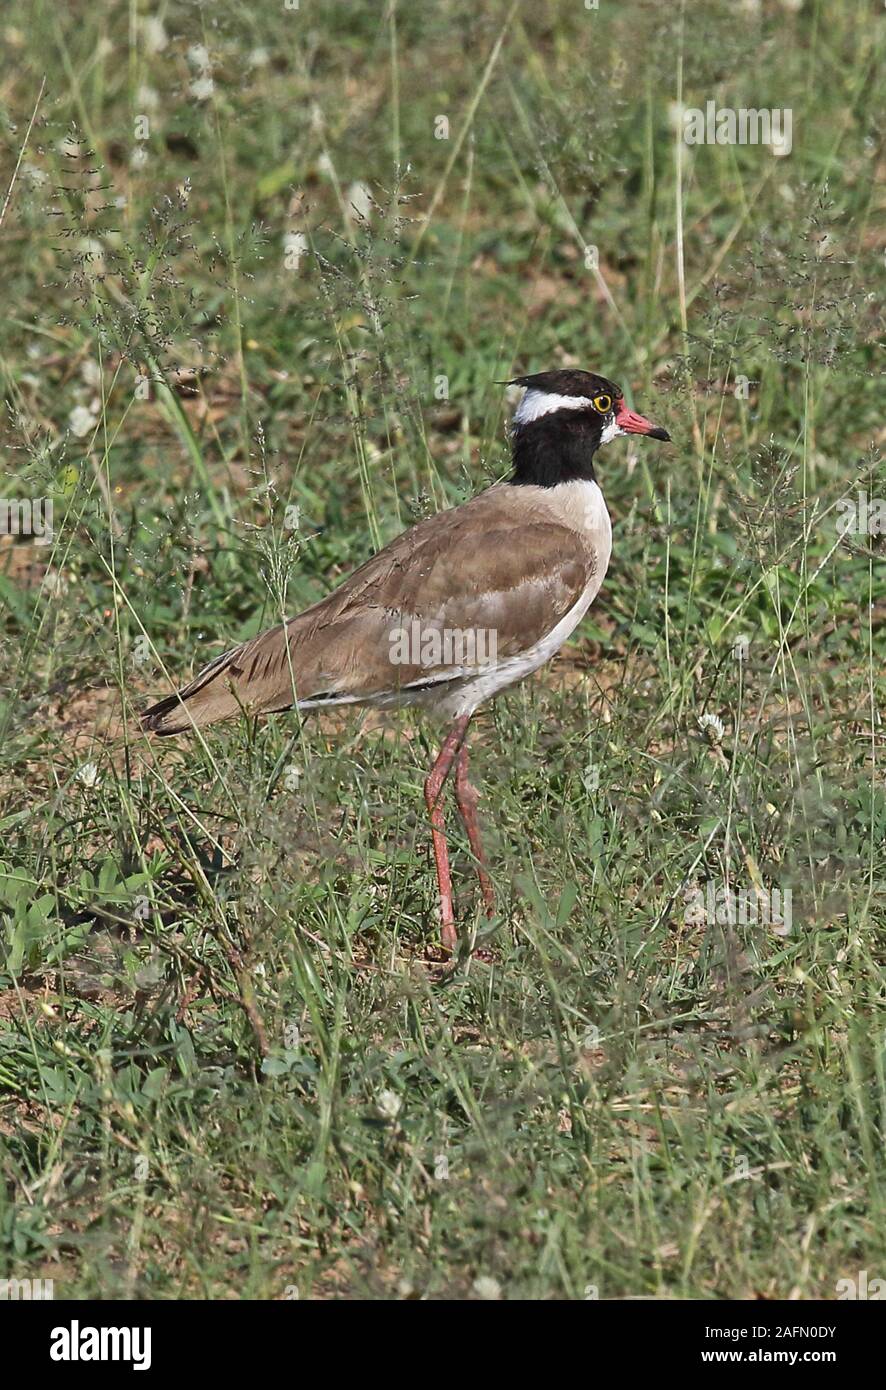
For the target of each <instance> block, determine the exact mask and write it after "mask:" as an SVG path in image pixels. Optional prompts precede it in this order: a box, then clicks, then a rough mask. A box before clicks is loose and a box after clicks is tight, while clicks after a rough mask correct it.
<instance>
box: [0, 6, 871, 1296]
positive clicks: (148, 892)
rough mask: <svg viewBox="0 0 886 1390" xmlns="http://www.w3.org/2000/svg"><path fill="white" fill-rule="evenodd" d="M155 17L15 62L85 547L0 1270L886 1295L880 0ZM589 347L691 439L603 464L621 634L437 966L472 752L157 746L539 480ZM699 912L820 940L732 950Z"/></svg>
mask: <svg viewBox="0 0 886 1390" xmlns="http://www.w3.org/2000/svg"><path fill="white" fill-rule="evenodd" d="M146 15H147V10H144V11H142V8H141V7H139V5H138V4H136V3H133V4H132V5H130V6H123V5H114V4H111V5H108V6H105V7H103V9H102V13H101V14H99V13H98V12H96V10H95V7H90V6H85V5H82V4H74V5H71V6H68V7H67V8H65V9H63V10H60V9H59V8H58V7H57V6H51V5H48V4H46V3H45V0H36V3H35V5H34V6H33V7H32V18H31V20H30V21H29V24H28V26H27V28H24V27H22V26H16V25H15V24H14V23H13V22H12V21H10V22H9V23H8V24H7V26H6V29H5V33H4V43H5V46H6V48H7V52H9V53H10V54H11V55H12V57H13V59H14V62H13V63H11V64H9V65H7V71H6V74H5V77H4V79H3V83H2V88H0V100H2V115H3V121H2V141H3V144H2V149H3V155H2V161H0V184H2V187H3V188H4V189H8V190H9V197H8V202H7V203H6V204H5V205H4V215H3V218H2V224H0V262H2V270H3V276H4V285H5V292H6V294H5V297H6V310H7V316H6V319H5V322H4V323H3V326H2V329H0V374H2V381H3V389H4V393H5V396H6V405H7V409H6V413H5V417H4V419H3V422H2V425H0V429H2V433H3V445H4V455H5V458H6V460H7V462H8V468H9V472H8V475H7V477H6V479H5V482H4V490H5V496H6V497H8V498H11V499H33V498H49V499H51V500H52V502H53V518H54V524H53V538H52V542H51V544H50V545H47V546H41V545H37V544H35V543H34V542H33V541H32V540H30V539H27V538H15V537H4V538H0V546H2V548H0V604H2V624H3V633H4V689H3V692H2V705H0V724H2V740H0V787H2V790H3V793H4V796H3V802H4V804H3V809H2V812H0V830H2V851H0V855H2V861H3V862H2V866H0V867H2V874H0V1086H2V1091H3V1097H4V1100H3V1110H2V1115H0V1159H2V1171H3V1182H2V1184H0V1241H2V1248H3V1252H4V1254H3V1270H4V1274H5V1273H6V1272H7V1271H8V1272H9V1274H10V1275H11V1274H15V1275H17V1276H18V1277H27V1276H28V1275H31V1276H32V1277H40V1276H41V1275H42V1276H43V1277H51V1278H53V1279H54V1280H55V1287H56V1293H57V1295H59V1296H62V1295H66V1296H71V1297H76V1296H80V1297H95V1296H104V1297H150V1298H172V1297H255V1298H284V1297H293V1296H296V1295H298V1296H300V1297H302V1298H305V1297H360V1296H364V1297H365V1296H375V1297H384V1298H400V1297H426V1296H427V1297H457V1298H462V1297H480V1296H490V1295H491V1296H495V1295H496V1294H497V1293H500V1295H501V1296H502V1297H505V1298H516V1297H532V1298H553V1297H569V1298H584V1297H594V1296H596V1295H599V1296H600V1297H601V1298H618V1297H625V1296H638V1295H658V1296H665V1297H688V1298H701V1299H704V1298H751V1297H757V1296H763V1297H834V1296H835V1293H836V1285H837V1281H838V1280H839V1279H841V1278H847V1277H848V1278H852V1277H855V1276H856V1275H857V1274H858V1273H859V1272H860V1271H861V1270H863V1269H866V1270H868V1271H869V1274H870V1276H871V1277H874V1276H876V1275H877V1274H882V1273H884V1263H886V1251H884V1244H883V1232H884V1230H886V1222H884V1165H883V1147H884V1146H883V1137H884V1134H883V1131H884V1120H886V1082H884V1037H886V1027H884V1015H883V1002H884V1000H883V958H884V955H883V925H884V883H886V865H884V836H886V791H884V782H883V774H882V751H881V750H882V737H883V735H882V709H883V699H884V675H883V672H884V661H883V656H884V633H883V620H884V614H883V603H882V584H883V550H882V537H880V536H879V535H877V534H872V535H868V534H854V535H853V534H850V535H841V533H840V531H839V529H838V527H837V522H836V519H837V515H838V512H839V506H838V504H839V503H840V501H841V499H843V498H845V497H847V496H852V495H854V494H856V493H857V492H858V491H859V490H861V491H863V492H865V493H866V494H867V495H868V497H869V498H877V497H878V496H879V497H882V496H883V495H884V493H883V488H884V476H883V469H882V464H881V462H880V458H879V453H878V448H877V446H878V444H879V443H880V442H882V438H883V426H882V412H881V407H880V399H881V398H880V395H879V394H878V390H877V387H878V380H877V376H876V367H875V358H874V347H875V344H876V342H877V338H878V335H879V334H880V331H881V319H882V312H881V309H880V307H879V305H880V303H881V301H882V291H883V287H884V280H886V272H884V261H883V252H884V245H883V232H882V206H881V205H878V203H877V197H878V195H877V192H876V188H877V183H876V174H877V172H878V170H881V168H882V159H883V150H882V134H881V133H880V132H879V131H878V129H877V122H876V111H877V101H876V97H877V89H876V81H875V79H876V75H877V72H878V71H879V67H878V65H879V63H880V61H881V59H882V35H881V30H880V27H879V26H878V24H877V20H876V18H875V16H874V14H873V11H872V10H871V11H868V10H866V9H865V8H864V7H861V6H857V7H856V6H848V5H847V6H842V7H836V6H825V5H823V4H821V3H819V2H818V0H807V3H805V4H803V5H802V6H797V5H795V4H787V3H775V0H762V3H760V4H757V5H755V4H747V5H746V6H745V7H744V8H743V9H742V11H741V15H742V18H741V23H740V24H737V23H736V7H735V5H734V4H733V3H729V4H726V3H719V2H718V0H710V2H709V3H706V4H704V5H701V6H693V7H692V10H691V16H690V14H689V12H687V14H686V15H685V16H684V14H683V12H682V10H681V9H680V8H679V7H677V6H674V7H665V8H662V7H661V6H658V5H652V4H648V5H647V4H643V3H633V4H631V5H627V6H618V7H614V6H601V8H600V10H599V11H597V12H594V11H585V10H583V9H582V8H581V7H580V6H578V5H575V4H566V3H563V4H559V5H556V6H549V7H548V8H547V10H546V11H545V12H544V14H541V13H537V12H535V11H533V10H532V9H531V7H525V6H520V5H508V4H494V5H487V6H485V7H483V10H482V13H480V14H478V13H477V12H476V7H475V6H473V5H468V4H467V3H461V0H446V3H439V4H435V5H433V6H429V7H424V6H411V7H407V6H404V5H398V4H397V3H396V0H394V2H393V3H391V4H390V5H389V6H388V7H387V9H386V11H385V12H384V14H381V13H380V12H379V7H377V6H369V5H365V6H358V5H356V4H354V3H348V4H347V5H345V4H336V3H325V4H324V5H323V6H322V7H311V6H309V5H305V6H303V7H302V9H301V10H300V11H284V10H280V11H279V12H276V13H273V14H271V13H265V12H264V11H262V12H261V13H260V12H259V11H258V10H257V9H255V8H254V7H253V8H250V7H242V6H234V5H230V4H216V5H213V6H212V7H211V9H209V8H207V9H206V10H205V11H204V10H201V9H199V8H195V7H192V6H180V5H178V4H174V3H170V4H167V5H165V6H162V7H160V9H159V10H157V11H156V15H158V16H159V17H160V19H161V20H162V25H163V28H162V29H158V27H157V24H156V22H153V23H152V22H149V21H148V20H147V19H146ZM44 77H45V79H46V83H45V89H44V90H43V91H41V83H42V81H43V79H44ZM710 98H715V99H716V100H717V102H718V104H719V105H720V106H734V107H740V106H745V107H767V108H769V107H772V108H785V107H790V108H791V109H792V111H793V149H792V152H791V154H790V156H788V157H786V158H777V157H775V156H773V155H772V154H771V152H770V151H769V150H768V149H766V148H762V147H760V146H699V147H687V146H683V145H682V143H681V140H680V128H679V119H678V115H677V117H675V114H674V109H673V103H675V102H677V101H678V99H679V100H681V101H682V102H683V103H684V104H685V105H687V106H698V107H701V108H704V105H705V102H706V101H707V100H708V99H710ZM35 104H36V107H35ZM35 110H36V114H33V113H35ZM32 115H33V125H32V127H31V128H30V129H29V122H30V121H31V120H32ZM441 118H445V120H446V121H448V123H449V128H448V139H443V138H436V135H437V134H439V133H442V132H444V131H445V125H441V124H440V119H441ZM675 120H676V121H677V124H676V125H675ZM142 136H143V137H144V138H140V137H142ZM5 197H6V194H5V193H4V198H5ZM360 208H362V209H363V213H362V214H361V213H360V212H359V211H358V209H360ZM570 363H576V364H579V365H583V366H588V367H592V368H597V369H598V370H600V371H602V372H604V373H605V374H606V375H608V376H611V377H613V378H615V379H616V380H618V381H622V382H624V383H625V384H626V385H627V386H628V388H629V390H630V392H631V393H632V394H633V397H634V400H635V403H636V405H637V407H638V408H639V409H641V410H643V411H644V412H646V413H648V414H650V415H652V416H654V418H656V419H657V420H660V421H661V423H663V424H664V425H666V426H667V428H668V429H669V430H670V431H671V434H672V436H673V438H674V441H675V442H674V445H673V446H670V447H662V446H659V445H655V444H650V445H647V446H646V447H645V448H644V447H643V445H642V444H641V445H640V446H639V447H638V448H636V450H635V449H633V448H632V447H631V446H630V444H629V442H628V441H621V442H619V443H616V444H614V445H612V446H610V448H609V449H608V450H607V451H606V452H605V453H604V455H602V456H601V462H600V469H599V473H600V477H601V482H602V485H603V488H604V491H605V494H606V497H607V501H608V503H609V506H610V510H611V512H612V516H613V522H614V533H615V541H614V553H613V563H612V566H611V568H610V571H609V575H608V577H607V580H606V583H605V586H604V589H603V591H602V593H601V595H600V598H599V599H598V601H597V603H596V604H595V606H594V608H593V609H592V611H591V613H590V615H589V617H588V619H587V620H586V622H585V623H584V624H583V626H582V628H581V630H580V632H579V634H578V638H577V640H576V641H574V642H573V643H572V644H571V645H570V647H569V648H568V649H567V650H566V651H565V652H564V653H563V654H562V655H561V657H560V658H559V660H558V662H557V663H555V664H554V665H553V666H552V667H550V668H548V669H547V670H546V671H544V672H543V673H541V674H540V675H539V676H538V677H537V678H534V679H533V680H531V681H530V682H528V683H526V684H525V685H523V686H521V687H520V688H519V689H517V690H515V691H513V692H511V693H510V694H508V695H507V696H505V697H502V698H501V699H500V700H499V701H498V702H497V703H496V704H495V705H494V707H492V708H489V709H487V710H486V711H485V712H484V713H483V714H482V716H481V717H480V719H479V720H478V729H477V734H476V735H475V740H474V750H475V751H474V768H475V780H477V781H478V782H479V784H480V785H481V787H482V788H483V792H484V799H483V804H482V807H481V809H482V810H485V813H486V821H487V826H488V830H487V838H488V842H489V843H488V850H489V856H490V860H491V863H492V866H493V870H494V877H495V881H496V887H497V890H498V894H499V900H500V902H501V905H502V914H501V918H500V920H499V921H498V923H497V924H496V926H495V929H494V945H495V949H496V952H497V957H498V959H497V962H496V964H495V965H494V966H493V967H489V966H486V965H483V964H481V963H477V962H473V963H465V962H464V961H463V962H462V964H461V966H460V968H459V969H458V970H457V971H456V972H454V973H453V974H452V975H450V976H448V977H446V978H443V977H442V976H441V974H440V972H439V971H434V970H433V969H429V967H428V965H427V963H426V959H425V957H426V953H427V948H428V946H429V945H430V944H432V943H433V942H434V941H435V939H436V925H435V922H434V915H433V911H434V900H433V891H432V888H433V876H432V873H431V869H430V865H429V863H428V859H427V846H426V841H427V835H426V827H425V824H424V813H423V803H422V798H421V782H422V778H423V776H424V771H425V768H426V765H427V760H428V757H429V755H430V754H431V752H432V750H433V748H434V746H435V740H436V738H437V734H436V731H435V730H434V729H432V728H424V727H422V726H421V724H418V723H415V722H413V721H411V720H409V719H407V718H405V717H404V718H402V719H401V718H400V717H399V716H398V717H396V718H392V719H387V720H385V721H381V720H379V719H378V718H376V717H375V716H372V717H367V716H365V715H361V714H359V713H355V714H349V715H347V716H342V717H340V718H336V719H334V720H333V719H332V717H331V716H329V717H326V718H325V719H321V720H316V719H311V720H309V721H306V722H305V723H304V724H303V725H302V726H299V725H298V724H297V723H296V721H295V720H294V719H293V718H291V717H286V718H280V719H276V720H271V721H268V722H266V723H258V724H256V723H255V722H252V721H247V720H244V721H242V722H241V723H240V724H239V725H238V724H232V725H231V726H230V727H227V726H222V727H221V728H219V729H215V728H214V729H212V730H210V731H208V732H207V733H206V735H205V738H201V739H196V738H195V739H183V740H177V741H175V742H169V743H163V744H162V745H157V744H154V743H151V742H150V741H148V740H147V739H145V738H144V737H143V736H142V735H141V734H140V732H139V731H138V725H137V717H136V716H137V713H138V711H139V710H140V709H141V708H143V707H144V705H145V704H146V703H147V702H148V700H149V699H150V698H151V697H153V696H155V695H156V694H158V693H160V692H162V691H163V690H165V689H166V688H168V686H169V685H170V684H172V683H173V682H175V683H177V682H179V681H180V679H182V678H184V677H185V676H188V675H190V674H191V672H192V671H193V670H194V669H195V668H196V665H197V664H199V663H200V662H202V661H203V660H204V659H207V658H208V657H209V656H211V655H213V654H216V653H218V652H220V651H222V650H223V649H224V648H225V647H227V646H230V645H232V644H233V643H234V642H237V641H240V640H242V639H243V638H244V637H245V636H247V635H249V634H250V633H253V632H257V631H259V630H260V629H261V628H262V627H264V626H266V625H268V624H270V623H271V622H273V621H274V620H275V619H276V618H277V617H279V616H280V615H281V614H282V613H284V612H293V611H297V610H298V609H299V608H300V607H301V606H303V605H305V604H307V603H308V602H310V601H311V600H312V599H314V598H316V597H317V596H319V595H320V594H322V593H324V592H326V591H327V590H328V589H329V587H331V585H333V584H334V583H335V582H336V580H337V579H338V578H339V577H341V576H343V575H344V574H346V573H347V572H348V571H349V570H350V569H351V568H352V567H353V566H355V565H356V564H358V563H359V562H360V561H361V560H363V559H364V558H365V557H366V556H367V555H369V554H370V553H371V552H372V551H373V550H374V549H375V548H376V547H377V545H378V544H379V543H381V542H383V541H385V540H386V539H388V538H390V537H391V536H393V535H394V534H396V533H397V532H398V531H399V530H400V529H402V527H404V526H405V525H407V524H409V523H410V522H411V521H413V520H414V519H416V518H417V517H419V516H422V515H425V514H427V513H428V512H431V511H433V510H435V509H437V508H439V507H441V506H444V505H449V504H452V503H455V502H458V501H459V500H461V499H463V498H464V497H466V496H468V495H470V494H471V493H472V492H473V491H475V490H477V489H478V488H480V487H482V486H483V485H485V484H486V483H487V482H489V481H491V480H492V479H494V478H496V477H498V476H501V475H502V474H503V472H504V471H505V470H506V467H507V445H506V439H505V432H504V423H505V419H506V408H507V407H506V401H505V399H504V397H503V394H502V388H501V387H500V386H496V385H495V384H494V383H495V382H496V381H501V380H502V379H503V378H507V377H508V376H510V375H512V374H514V372H515V371H517V370H539V369H542V368H545V367H549V366H555V365H566V364H570ZM742 639H746V640H747V646H746V647H744V646H743V645H742ZM737 650H740V651H741V652H743V653H744V654H745V659H743V660H739V659H737V656H736V651H737ZM452 835H453V844H454V847H455V856H456V865H455V867H456V882H457V886H458V892H459V902H458V911H459V916H460V920H461V922H462V925H463V927H464V928H465V929H472V928H477V929H478V930H479V931H480V933H481V934H482V932H483V931H484V930H485V928H484V927H483V926H482V925H481V918H480V915H479V912H478V906H477V903H476V902H475V899H474V891H473V880H472V874H471V866H470V861H469V858H468V855H467V851H466V847H465V845H464V844H463V842H462V840H461V839H460V838H459V832H458V828H457V826H456V824H455V822H454V819H453V824H452ZM707 885H711V888H712V891H719V892H721V893H723V892H724V891H726V890H728V889H744V890H747V891H750V892H751V893H752V894H753V893H754V892H755V891H756V890H757V889H763V888H769V887H771V886H775V887H777V888H778V889H779V890H780V891H781V892H786V891H787V890H790V891H791V893H792V895H793V896H792V904H793V908H792V910H793V924H792V929H791V930H790V931H789V932H788V933H787V934H780V933H779V932H777V931H773V930H772V928H771V927H769V926H766V925H763V924H759V923H748V922H745V923H742V922H741V921H738V922H734V923H730V922H729V921H724V920H717V916H716V914H715V915H714V918H713V919H712V920H707V921H701V922H699V921H698V920H697V914H694V913H693V912H692V911H691V907H692V904H693V902H695V901H697V897H694V894H695V893H696V890H698V891H701V892H706V891H707ZM721 916H722V914H721ZM478 1280H479V1281H480V1282H479V1283H478V1282H477V1281H478ZM490 1281H494V1282H490Z"/></svg>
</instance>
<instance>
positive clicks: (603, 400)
mask: <svg viewBox="0 0 886 1390" xmlns="http://www.w3.org/2000/svg"><path fill="white" fill-rule="evenodd" d="M611 405H612V397H611V396H595V397H594V409H595V410H599V412H600V414H601V415H605V414H606V412H607V410H608V409H609V408H610V406H611Z"/></svg>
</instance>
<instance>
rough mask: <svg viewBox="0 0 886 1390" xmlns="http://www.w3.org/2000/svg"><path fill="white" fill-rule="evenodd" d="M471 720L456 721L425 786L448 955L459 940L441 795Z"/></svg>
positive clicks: (441, 929)
mask: <svg viewBox="0 0 886 1390" xmlns="http://www.w3.org/2000/svg"><path fill="white" fill-rule="evenodd" d="M470 720H471V716H470V715H469V714H467V715H463V716H462V718H461V719H456V721H455V723H454V724H453V726H452V728H451V729H450V730H449V733H448V734H447V735H446V738H445V739H444V741H443V747H442V748H441V749H440V752H439V753H438V754H437V760H436V762H435V763H434V766H433V767H432V768H431V771H430V774H429V776H428V779H427V781H426V782H425V802H426V804H427V808H428V812H429V814H430V817H431V839H432V840H433V844H434V859H435V861H436V865H437V888H438V890H439V893H440V936H441V939H442V941H443V945H444V947H445V948H446V950H447V951H454V950H455V947H456V944H457V941H458V937H457V935H456V930H455V913H454V912H453V910H452V879H451V877H450V874H449V849H448V846H447V844H446V832H445V821H444V818H443V805H442V802H441V793H442V791H443V786H444V783H445V782H446V778H447V777H448V776H449V774H450V772H451V771H452V764H453V763H454V762H455V759H456V756H457V754H458V751H459V748H460V747H461V744H462V741H463V739H464V736H465V733H466V731H467V727H468V724H469V723H470Z"/></svg>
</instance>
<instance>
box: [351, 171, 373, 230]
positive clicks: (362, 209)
mask: <svg viewBox="0 0 886 1390" xmlns="http://www.w3.org/2000/svg"><path fill="white" fill-rule="evenodd" d="M346 203H347V209H348V216H349V217H352V218H356V220H357V221H359V222H366V221H368V220H369V215H370V213H371V212H372V192H371V190H370V187H369V184H368V183H363V182H362V181H361V180H359V179H358V180H357V182H356V183H352V184H351V186H350V188H349V189H348V196H347V199H346Z"/></svg>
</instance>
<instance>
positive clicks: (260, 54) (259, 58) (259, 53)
mask: <svg viewBox="0 0 886 1390" xmlns="http://www.w3.org/2000/svg"><path fill="white" fill-rule="evenodd" d="M246 61H247V63H248V64H249V66H250V67H251V68H266V67H267V65H268V63H269V62H270V61H271V55H270V54H269V53H268V50H267V49H266V48H254V49H253V50H252V52H251V53H250V55H249V57H248V58H247V59H246Z"/></svg>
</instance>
